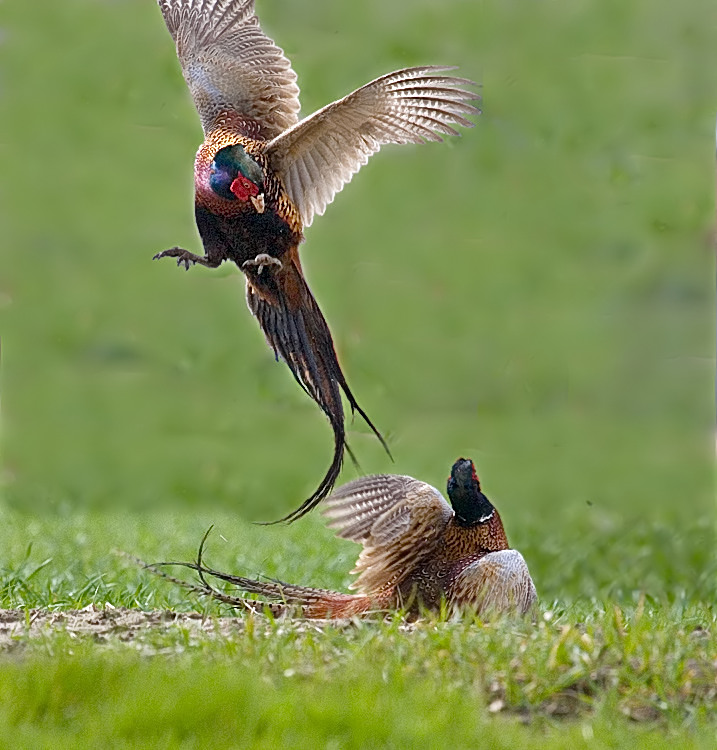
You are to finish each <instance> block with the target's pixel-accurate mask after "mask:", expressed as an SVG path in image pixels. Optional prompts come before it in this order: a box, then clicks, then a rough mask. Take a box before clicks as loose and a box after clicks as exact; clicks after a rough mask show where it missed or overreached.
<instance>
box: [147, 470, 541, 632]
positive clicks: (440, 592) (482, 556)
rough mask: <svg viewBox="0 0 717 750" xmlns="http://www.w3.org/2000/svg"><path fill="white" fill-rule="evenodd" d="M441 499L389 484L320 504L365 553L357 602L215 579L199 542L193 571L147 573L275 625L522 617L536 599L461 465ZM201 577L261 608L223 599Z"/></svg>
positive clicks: (404, 480)
mask: <svg viewBox="0 0 717 750" xmlns="http://www.w3.org/2000/svg"><path fill="white" fill-rule="evenodd" d="M448 499H449V500H450V501H451V505H448V503H447V502H446V501H445V499H444V498H443V495H441V493H440V492H439V491H438V490H437V489H435V487H432V486H431V485H430V484H426V483H425V482H421V481H419V480H417V479H413V478H412V477H408V476H399V475H396V474H379V475H375V476H368V477H363V478H362V479H357V480H355V481H353V482H349V483H348V484H346V485H344V486H343V487H340V488H339V489H338V490H337V491H336V492H334V494H333V495H331V496H330V497H329V498H328V500H327V503H326V509H325V510H324V514H325V515H326V516H327V517H328V518H329V519H330V523H329V526H330V527H332V528H334V529H336V530H337V531H338V535H339V536H340V537H342V538H344V539H350V540H352V541H354V542H359V543H360V544H362V545H363V550H362V551H361V554H360V555H359V559H358V562H357V564H356V567H355V568H354V570H353V571H352V572H353V573H358V574H359V577H358V579H357V580H356V581H355V582H354V583H353V584H352V585H351V588H352V589H356V590H357V591H358V592H359V593H358V594H342V593H340V592H338V591H328V590H326V589H314V588H308V587H305V586H295V585H293V584H289V583H282V582H280V581H258V580H254V579H251V578H244V577H242V576H233V575H228V574H226V573H221V572H219V571H217V570H213V569H211V568H208V567H207V566H205V565H204V563H203V562H202V554H203V547H204V540H203V541H202V546H201V547H200V551H199V555H198V558H197V562H196V563H156V564H154V565H148V566H147V567H148V568H150V569H151V570H153V571H154V572H156V573H159V574H160V575H162V576H164V577H165V578H169V579H170V580H172V581H174V582H175V583H179V584H180V585H182V586H184V587H186V588H189V589H191V590H193V591H195V592H197V593H201V594H207V595H210V596H212V597H214V598H216V599H219V600H220V601H223V602H226V603H227V604H231V605H233V606H235V607H243V608H246V609H250V610H256V609H261V608H262V607H267V608H268V609H269V610H270V611H271V612H273V613H274V614H275V615H281V614H284V613H285V612H287V611H288V610H290V609H295V610H299V612H300V613H301V614H302V615H303V616H304V617H308V618H322V619H324V618H342V617H353V616H356V615H362V614H366V613H370V612H375V611H377V610H388V609H400V608H402V609H406V610H408V611H409V612H417V611H419V610H420V608H422V607H423V608H425V609H429V610H438V609H440V607H441V605H442V604H443V603H445V604H446V605H447V606H448V607H449V608H450V609H461V608H466V609H473V610H475V611H477V612H478V613H480V614H485V613H487V612H520V613H525V612H527V611H528V610H529V609H530V608H531V607H532V606H533V604H534V603H535V601H536V599H537V595H536V592H535V586H534V585H533V581H532V579H531V577H530V573H529V572H528V567H527V565H526V564H525V560H524V559H523V556H522V555H521V554H520V552H518V551H517V550H514V549H510V547H509V546H508V540H507V538H506V536H505V531H504V530H503V523H502V521H501V519H500V515H499V514H498V511H497V510H496V508H495V507H494V506H493V504H492V503H491V502H490V500H488V498H487V497H486V496H485V495H484V494H483V492H482V491H481V487H480V482H479V481H478V477H477V475H476V472H475V467H474V466H473V462H472V461H470V460H469V459H465V458H459V459H458V461H456V463H455V464H453V468H452V469H451V476H450V477H449V479H448ZM451 506H452V507H451ZM205 539H206V537H205ZM163 565H183V566H185V567H189V568H192V569H193V570H196V571H197V572H198V573H199V577H200V580H201V585H196V584H192V583H188V582H187V581H183V580H181V579H178V578H174V577H172V576H168V575H167V574H166V573H164V572H162V571H161V570H159V567H161V566H163ZM208 576H213V577H215V578H218V579H221V580H223V581H228V582H229V583H231V584H233V585H235V586H236V587H237V588H239V589H241V590H242V591H245V592H247V593H251V594H258V595H260V596H263V597H265V599H267V600H268V601H266V602H264V601H257V600H252V599H245V598H242V597H234V596H230V595H229V594H225V593H223V592H222V591H219V590H217V589H216V588H214V587H213V586H212V585H211V584H210V583H209V582H208V581H207V577H208Z"/></svg>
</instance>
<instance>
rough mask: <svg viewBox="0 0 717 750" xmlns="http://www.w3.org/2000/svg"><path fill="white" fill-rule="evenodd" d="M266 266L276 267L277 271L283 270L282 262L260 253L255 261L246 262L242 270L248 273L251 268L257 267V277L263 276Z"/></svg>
mask: <svg viewBox="0 0 717 750" xmlns="http://www.w3.org/2000/svg"><path fill="white" fill-rule="evenodd" d="M265 266H276V270H277V271H278V270H279V269H280V268H281V261H280V260H279V259H278V258H274V256H272V255H268V254H267V253H259V255H257V256H256V258H254V259H253V260H245V261H244V262H243V263H242V265H241V268H242V271H248V270H249V269H250V268H251V267H257V271H256V273H257V275H261V272H262V271H263V270H264V267H265Z"/></svg>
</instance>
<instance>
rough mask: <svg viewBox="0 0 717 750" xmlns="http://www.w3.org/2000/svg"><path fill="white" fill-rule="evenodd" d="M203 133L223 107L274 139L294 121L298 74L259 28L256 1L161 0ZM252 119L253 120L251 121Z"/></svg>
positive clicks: (250, 131) (253, 131)
mask: <svg viewBox="0 0 717 750" xmlns="http://www.w3.org/2000/svg"><path fill="white" fill-rule="evenodd" d="M159 7H160V9H161V10H162V15H163V16H164V21H165V23H166V24H167V28H168V29H169V33H170V34H171V35H172V39H174V41H175V43H176V45H177V56H178V57H179V62H180V63H181V65H182V73H183V74H184V78H185V80H186V81H187V85H188V86H189V90H190V92H191V94H192V99H193V100H194V105H195V106H196V108H197V111H198V112H199V117H200V119H201V121H202V128H203V129H204V133H205V135H206V134H207V133H208V132H209V131H210V130H211V128H212V126H213V124H214V122H215V121H216V118H217V117H218V116H219V115H221V114H224V113H226V112H233V113H236V114H238V115H239V116H240V117H241V118H244V119H245V120H249V121H250V122H248V123H247V135H251V136H253V137H261V138H266V139H270V138H274V137H275V136H277V135H279V133H281V132H283V131H284V130H286V129H287V128H290V127H291V126H292V125H294V124H295V123H296V121H297V120H298V112H299V87H298V86H297V85H296V73H294V71H293V70H292V69H291V63H290V62H289V60H288V59H287V58H286V56H285V55H284V53H283V51H282V50H281V49H280V48H279V47H277V46H276V44H274V42H273V41H272V40H271V39H269V37H268V36H266V35H265V34H264V33H263V32H262V30H261V29H260V28H259V20H258V19H257V17H256V15H255V14H254V0H159ZM251 121H253V122H251Z"/></svg>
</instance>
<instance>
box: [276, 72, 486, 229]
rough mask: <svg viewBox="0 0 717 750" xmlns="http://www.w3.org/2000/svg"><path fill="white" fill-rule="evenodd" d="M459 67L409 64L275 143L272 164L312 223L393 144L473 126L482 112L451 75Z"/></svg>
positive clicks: (465, 82)
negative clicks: (448, 73)
mask: <svg viewBox="0 0 717 750" xmlns="http://www.w3.org/2000/svg"><path fill="white" fill-rule="evenodd" d="M448 70H453V68H447V67H436V66H427V67H420V68H406V69H404V70H399V71H396V72H395V73H389V74H388V75H385V76H382V77H381V78H377V79H376V80H375V81H372V82H371V83H368V84H366V85H365V86H362V87H361V88H360V89H357V90H356V91H354V92H353V93H352V94H349V95H348V96H346V97H344V98H343V99H340V100H339V101H336V102H334V103H333V104H329V105H328V106H326V107H324V108H323V109H320V110H318V111H317V112H315V113H314V114H313V115H310V116H309V117H307V118H305V119H303V120H302V121H301V122H299V123H298V124H296V125H294V126H293V127H292V128H291V129H289V130H287V131H286V132H284V133H282V134H281V135H278V136H276V137H275V138H274V139H273V140H271V141H270V142H269V143H268V144H267V148H266V154H267V157H268V158H269V163H270V164H271V166H272V168H273V169H274V170H275V171H276V172H277V173H278V174H279V175H280V176H281V178H282V180H283V182H284V186H285V187H286V190H287V192H288V193H289V196H290V198H291V199H292V201H293V202H294V204H295V205H296V207H297V209H298V210H299V213H300V214H301V218H302V221H303V223H304V226H309V224H311V221H312V219H313V217H314V215H315V214H318V215H321V214H323V213H324V210H325V209H326V206H327V205H328V204H329V203H330V202H331V201H332V200H333V197H334V195H335V194H336V193H337V192H338V191H339V190H341V188H342V187H343V186H344V185H345V184H346V183H347V182H348V181H349V180H350V179H351V178H352V177H353V175H354V174H355V173H356V172H358V170H359V169H360V168H361V167H362V166H363V165H364V164H366V162H367V161H368V159H369V157H370V156H371V155H372V154H374V153H376V152H377V151H378V150H379V149H380V148H381V146H383V145H384V144H387V143H423V142H425V141H440V140H443V139H442V137H441V136H443V135H458V131H457V130H456V129H455V128H454V127H453V126H454V125H462V126H463V127H472V126H473V123H472V122H471V121H470V120H467V119H466V116H470V115H475V114H477V113H478V109H476V108H475V107H474V106H473V105H471V104H468V103H467V101H468V100H472V99H476V98H477V97H476V95H475V94H474V93H473V92H471V91H467V90H466V89H464V88H461V86H473V85H475V84H474V83H473V81H469V80H468V79H466V78H455V77H453V76H446V75H444V73H445V72H446V71H448Z"/></svg>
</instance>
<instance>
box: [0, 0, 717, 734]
mask: <svg viewBox="0 0 717 750" xmlns="http://www.w3.org/2000/svg"><path fill="white" fill-rule="evenodd" d="M258 2H259V11H260V14H261V17H262V19H263V20H264V25H265V27H266V28H267V29H268V30H269V31H270V32H271V33H272V34H273V35H274V37H275V38H276V39H277V41H278V43H279V44H280V45H282V46H283V47H284V49H286V51H287V53H288V54H289V55H290V57H291V59H292V62H293V64H294V67H295V69H296V70H297V72H298V74H299V79H300V80H299V82H300V84H301V86H302V102H303V106H304V112H310V111H312V110H313V109H315V108H316V107H318V106H321V105H323V104H325V103H327V102H328V101H330V100H332V99H334V98H337V97H339V96H341V95H343V94H345V93H347V92H348V91H349V90H351V89H352V88H355V87H356V86H358V85H360V84H362V83H364V82H366V81H367V80H369V79H370V78H371V77H373V76H376V75H379V74H381V73H383V72H387V71H389V70H392V69H395V68H398V67H401V66H405V65H412V64H421V63H454V64H457V65H459V66H460V73H461V74H463V75H466V76H469V77H472V78H475V79H476V80H479V81H481V82H482V84H483V87H482V90H481V93H482V96H483V102H482V105H481V106H482V109H483V115H482V116H481V117H480V120H479V121H478V123H477V126H476V128H475V129H473V130H471V131H466V132H465V133H464V136H463V137H462V138H460V139H453V140H451V141H449V142H446V143H444V144H442V145H431V146H424V147H415V148H413V147H404V148H401V149H398V148H397V149H387V150H386V151H385V152H384V153H382V154H380V155H379V156H378V157H376V158H375V159H373V160H372V162H371V163H370V164H369V165H368V166H367V167H365V168H364V169H363V170H362V171H361V174H360V175H358V176H357V177H356V178H355V180H354V181H353V182H352V183H351V184H350V185H349V186H348V187H347V188H346V189H345V190H344V191H343V192H342V193H341V194H340V195H339V196H338V197H337V198H336V201H335V203H334V204H333V205H332V206H331V208H330V209H329V210H328V211H327V213H326V215H325V216H324V217H320V218H319V219H317V221H316V223H315V225H314V226H312V227H311V228H310V229H309V230H308V231H307V242H306V244H305V245H304V246H303V247H302V258H303V261H304V265H305V268H306V271H307V276H308V277H309V280H310V283H311V286H312V289H313V290H314V293H315V295H316V296H317V298H318V300H319V301H320V303H321V306H322V309H323V310H324V313H325V315H326V317H327V319H328V320H329V322H330V325H331V327H332V331H333V333H334V336H335V340H336V344H337V348H338V350H339V353H340V357H341V360H342V362H343V364H344V368H345V370H346V374H347V377H348V380H349V383H350V384H351V386H352V389H353V390H354V392H355V393H356V395H357V397H358V399H359V402H360V403H361V404H362V406H364V408H365V409H366V410H367V411H368V413H369V414H370V415H371V417H372V418H373V419H374V421H375V422H376V424H377V425H378V426H379V427H380V428H381V429H382V431H384V433H385V434H386V435H387V437H388V439H389V442H390V444H391V448H392V451H393V453H394V455H395V458H396V463H395V464H391V463H390V462H389V461H388V459H387V458H386V457H385V456H384V455H383V454H382V452H381V449H380V446H378V445H377V443H376V441H375V440H374V439H373V438H372V437H371V435H370V434H369V433H368V432H367V431H366V429H365V428H364V427H363V426H362V425H361V424H360V422H358V421H357V422H356V423H355V424H354V425H353V426H352V432H351V441H352V445H353V447H354V449H355V451H356V453H357V455H358V457H359V460H360V462H361V467H362V470H363V471H364V472H367V473H368V472H378V471H387V470H388V471H398V472H401V473H409V474H412V475H414V476H418V477H420V478H421V479H424V480H426V481H429V482H431V483H433V484H435V485H436V486H439V487H443V485H444V482H445V477H446V476H447V473H448V470H449V467H450V465H451V463H452V462H453V461H454V460H455V458H456V457H457V456H458V455H467V456H470V457H472V458H473V459H475V461H476V463H477V465H478V469H479V472H480V473H481V477H482V479H483V483H484V487H485V489H486V491H487V492H488V494H489V495H490V496H491V497H492V498H493V499H494V500H495V502H496V504H497V505H498V507H499V509H500V511H501V515H502V516H503V519H504V521H505V525H506V530H507V533H508V536H509V539H510V541H511V543H512V544H513V545H514V546H516V547H517V548H519V549H520V550H521V552H522V553H523V555H524V556H525V558H526V560H527V561H528V564H529V566H530V569H531V572H532V574H533V578H534V580H535V582H536V585H537V587H538V591H539V594H540V597H541V611H540V615H539V619H538V623H537V624H536V625H532V624H531V623H522V622H510V621H505V622H500V623H498V624H496V625H490V626H484V625H483V624H481V623H476V622H473V621H471V620H469V619H466V620H460V621H456V622H443V621H437V622H427V623H424V624H419V625H418V626H417V627H416V628H415V629H406V628H404V627H402V625H401V623H400V621H398V620H396V621H394V620H389V621H388V622H386V623H365V624H353V625H350V626H346V627H345V626H341V627H336V628H334V627H327V628H321V629H319V630H313V629H309V630H308V631H305V630H302V629H301V628H295V627H292V626H290V625H286V624H281V623H278V624H276V625H274V624H271V623H266V622H265V621H264V620H263V619H262V618H255V619H249V620H247V622H246V629H245V630H242V629H238V630H237V633H236V634H235V635H234V636H231V637H229V636H221V637H220V636H216V635H214V636H212V635H207V636H196V637H195V636H191V637H190V636H189V635H188V634H187V633H186V632H185V630H183V629H182V627H181V626H178V627H176V628H174V629H172V628H170V629H169V630H168V631H166V632H152V633H148V634H146V635H144V636H142V637H141V638H138V639H132V640H131V641H129V642H125V641H124V640H123V639H122V638H121V637H120V636H119V634H118V637H117V638H109V639H108V640H105V641H102V642H99V641H97V642H96V641H95V640H93V639H92V638H91V637H76V636H74V635H70V634H64V633H59V634H57V633H56V634H52V633H47V634H45V635H43V636H42V637H41V638H29V637H28V636H26V635H23V634H20V635H18V636H17V638H16V639H15V641H14V643H13V644H12V645H11V646H8V647H7V648H6V649H5V651H4V653H2V654H0V744H10V743H11V742H12V744H13V746H17V747H20V746H27V747H57V746H62V745H68V746H69V745H74V746H80V745H82V746H119V747H122V746H127V747H136V746H138V745H146V746H156V747H175V746H182V747H208V746H210V747H230V746H247V745H249V744H251V745H253V746H256V747H264V746H266V747H269V746H271V747H277V746H287V747H301V746H311V747H351V746H356V747H359V746H360V747H398V746H420V745H423V746H428V747H431V746H436V747H438V746H446V745H448V746H450V745H455V746H458V747H460V746H466V747H468V746H470V747H475V746H480V745H483V746H487V747H532V746H541V745H542V746H549V747H557V748H560V747H566V748H567V747H571V748H572V747H582V746H585V747H587V746H590V747H605V748H607V747H616V746H624V747H668V746H669V747H675V746H677V747H683V746H684V747H705V748H708V747H713V746H714V744H715V732H717V725H716V724H715V721H714V719H713V718H712V717H711V715H710V712H709V708H710V706H711V704H713V703H714V700H715V689H716V683H715V679H716V678H715V664H716V663H717V640H716V639H717V622H715V608H714V602H715V601H716V600H717V583H716V581H717V565H716V564H715V555H714V552H713V550H714V548H715V533H714V531H715V524H714V520H715V498H714V468H713V461H714V437H713V430H714V395H713V394H714V376H715V365H714V340H715V323H714V296H715V295H714V278H715V264H714V248H713V226H714V184H715V161H714V151H715V145H714V118H715V104H714V101H715V99H714V92H715V91H716V90H717V53H716V52H715V50H717V44H716V43H715V42H716V41H717V40H715V28H717V17H716V15H715V10H714V8H713V7H712V5H711V4H709V3H707V2H702V0H695V2H694V3H691V4H676V3H666V2H662V3H658V4H657V5H656V4H655V3H654V2H653V3H649V2H647V0H637V1H636V2H632V3H624V2H618V1H617V0H608V1H607V2H593V3H590V2H579V3H571V2H567V1H561V0H555V1H554V2H543V3H523V4H518V3H512V2H498V1H497V0H495V1H494V0H485V1H484V2H482V3H469V2H461V1H460V0H446V2H442V3H440V4H437V3H434V2H400V1H399V0H392V2H390V3H383V2H379V0H368V2H366V3H363V4H358V5H350V4H336V3H331V2H328V0H314V1H312V2H311V3H309V2H298V1H295V2H285V1H284V0H272V1H270V0H258ZM3 8H4V9H5V11H6V12H5V13H4V14H3V19H2V21H1V22H0V23H1V24H2V27H1V28H0V31H1V32H2V37H1V38H2V45H1V46H0V75H1V80H0V84H1V87H2V88H1V89H0V122H1V123H2V132H1V133H0V155H1V157H2V161H3V165H4V170H3V175H4V176H5V179H4V180H3V181H2V183H0V213H1V215H0V225H1V226H2V228H3V231H2V239H1V240H0V334H1V335H2V361H1V362H0V367H1V369H0V387H1V388H2V456H1V458H2V500H1V501H0V502H1V505H0V587H1V588H0V606H2V607H5V608H18V607H20V608H28V618H30V617H31V614H29V609H30V608H52V609H71V608H81V607H85V606H87V605H90V604H95V605H97V606H103V605H104V604H112V605H114V606H126V607H140V608H143V609H155V608H172V609H177V610H185V611H186V610H191V609H196V608H199V609H201V610H202V611H205V612H206V613H207V616H210V617H214V616H217V615H220V614H227V610H225V609H222V608H219V607H218V606H215V605H212V604H206V603H202V602H197V601H196V600H194V599H192V598H191V597H188V596H186V595H185V594H184V593H183V592H182V591H180V590H177V589H176V588H174V587H172V586H170V585H169V584H167V583H166V582H162V581H160V580H159V579H155V578H153V577H152V576H150V575H149V574H147V573H144V572H142V571H140V570H139V569H138V568H136V567H135V566H133V565H130V564H128V563H127V562H126V561H125V560H124V559H123V558H122V557H120V556H119V555H117V554H116V553H115V552H114V550H116V549H120V550H125V551H127V552H130V553H133V554H137V555H139V556H141V557H143V558H144V559H147V560H149V561H152V560H158V559H167V558H173V559H189V558H191V557H192V555H193V554H194V553H195V551H196V547H197V544H198V542H199V539H200V538H201V535H202V533H203V532H204V531H205V530H206V528H207V527H208V526H209V525H210V524H212V523H214V524H215V526H216V530H215V532H214V534H213V535H212V537H211V540H210V548H209V559H210V560H211V562H212V563H213V564H215V565H217V566H218V567H222V568H224V569H227V570H232V571H236V572H237V573H244V574H249V575H254V574H266V575H269V576H273V577H278V578H282V579H284V580H290V581H294V582H297V583H306V584H314V585H319V586H331V587H341V588H345V587H346V586H347V585H348V583H349V581H350V576H349V575H348V571H349V570H350V568H351V567H352V564H353V560H354V559H355V554H356V548H355V546H354V545H351V544H349V543H346V542H341V541H339V540H336V539H335V538H334V537H333V536H332V535H331V534H330V532H329V531H328V530H326V529H325V528H324V526H323V524H322V522H321V519H320V517H319V516H318V515H316V514H315V515H314V516H312V517H310V518H307V519H304V520H302V521H301V522H299V523H297V524H295V525H293V526H291V527H289V528H284V527H269V528H262V527H258V526H255V525H253V524H252V523H251V522H252V521H257V520H270V519H273V518H276V517H278V516H280V515H283V514H285V513H287V512H289V511H290V510H292V509H293V508H295V507H296V506H297V505H298V504H299V503H300V501H301V500H302V499H303V498H305V497H306V496H307V493H310V492H311V491H312V490H313V489H314V487H315V486H316V483H317V482H318V480H319V478H320V477H321V476H322V475H323V472H324V471H325V468H326V465H327V464H328V461H329V458H330V453H331V451H330V448H331V436H330V430H329V428H328V426H327V424H326V423H325V420H324V419H323V418H322V417H321V415H320V413H319V412H318V410H317V409H316V408H315V406H314V405H312V404H311V402H310V401H309V400H308V399H307V398H306V397H305V396H304V395H303V394H302V393H301V391H300V390H299V389H298V388H297V387H296V384H295V383H294V381H293V379H292V378H291V376H290V374H289V373H288V370H287V369H286V368H285V367H284V366H283V365H281V364H277V363H275V362H274V361H273V358H272V357H271V355H270V352H269V351H268V349H267V347H266V345H265V343H264V340H263V337H262V336H261V334H260V332H259V330H258V327H257V325H256V323H255V321H253V320H252V319H251V316H250V315H249V313H248V312H247V310H246V309H245V305H244V302H243V283H242V280H241V277H240V274H239V273H238V272H237V271H236V270H235V269H231V268H228V267H227V268H223V269H220V270H219V271H213V272H210V271H204V270H202V269H193V270H192V271H191V272H190V273H187V274H184V273H183V272H182V273H180V272H179V270H177V269H176V268H174V267H172V265H171V264H170V263H167V264H162V263H152V262H151V257H152V255H153V254H154V253H155V252H157V251H158V250H162V249H164V248H166V247H170V246H172V245H175V244H179V245H183V246H185V247H190V248H193V249H195V250H198V249H199V243H198V239H197V237H196V232H195V229H194V226H193V216H192V211H191V189H192V187H191V168H192V159H193V154H194V151H195V149H196V147H197V145H198V143H199V140H200V137H201V136H200V129H199V124H198V122H197V119H196V115H195V113H194V111H193V109H192V106H191V103H190V101H189V99H188V95H187V93H186V91H185V86H184V83H183V81H182V78H181V75H180V73H179V70H178V66H177V63H176V59H175V55H174V50H173V47H172V44H171V41H170V39H169V37H168V35H167V33H166V30H165V29H164V27H163V24H162V21H161V17H160V15H159V12H158V10H157V9H156V7H154V3H152V2H151V1H150V0H126V2H122V3H110V2H106V3H98V2H92V1H91V0H65V1H64V2H62V3H56V2H52V1H51V0H42V1H40V0H37V2H35V3H24V2H21V1H20V0H17V1H16V2H6V3H4V4H3ZM354 476H356V471H355V470H354V469H352V468H351V467H350V466H348V467H347V468H346V470H345V472H344V478H345V479H347V480H348V479H350V478H353V477H354ZM547 613H551V614H550V615H548V617H549V619H545V615H546V614H547ZM489 706H493V708H494V709H496V708H499V709H500V710H494V711H493V712H491V711H490V710H489Z"/></svg>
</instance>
